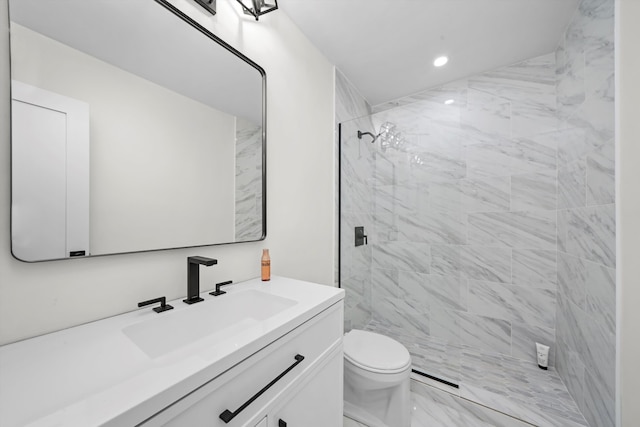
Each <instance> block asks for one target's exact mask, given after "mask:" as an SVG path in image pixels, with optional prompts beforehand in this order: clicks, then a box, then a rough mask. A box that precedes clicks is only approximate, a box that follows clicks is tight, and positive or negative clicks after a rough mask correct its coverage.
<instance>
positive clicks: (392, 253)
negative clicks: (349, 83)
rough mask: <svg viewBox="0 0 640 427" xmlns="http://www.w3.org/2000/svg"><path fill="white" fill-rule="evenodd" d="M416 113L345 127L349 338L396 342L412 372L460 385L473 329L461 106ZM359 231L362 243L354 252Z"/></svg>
mask: <svg viewBox="0 0 640 427" xmlns="http://www.w3.org/2000/svg"><path fill="white" fill-rule="evenodd" d="M419 107H420V108H419V109H417V110H416V109H415V105H413V104H411V105H407V106H403V107H397V108H394V109H391V110H386V111H382V112H379V113H375V114H373V115H370V116H367V117H363V118H360V119H356V120H352V121H348V122H344V123H341V126H340V207H341V209H340V212H341V213H340V281H341V286H342V287H343V288H344V289H345V290H346V293H347V297H346V308H345V322H346V324H345V329H346V330H349V329H352V328H358V329H366V330H370V331H374V332H378V333H381V334H384V335H387V336H390V337H393V338H395V339H396V340H398V341H400V342H401V343H402V344H404V345H405V346H406V347H407V348H408V350H409V351H410V353H411V355H412V360H413V368H414V369H417V370H419V371H422V372H424V373H426V374H428V375H432V376H435V377H437V378H440V379H443V380H446V381H449V382H452V383H455V384H457V383H458V382H459V379H460V354H461V350H462V346H461V344H462V339H463V337H462V336H461V334H464V333H465V331H466V330H465V328H464V322H465V321H467V319H466V318H465V312H466V308H467V307H466V298H467V279H466V278H465V276H464V275H463V274H462V273H463V272H462V270H463V259H464V254H463V249H464V246H463V245H465V243H466V229H465V225H464V224H465V223H464V215H465V198H464V197H463V188H464V186H465V178H466V165H465V162H464V161H463V159H462V155H463V141H464V130H463V129H462V127H461V125H460V107H459V106H457V105H445V104H444V103H443V102H442V101H441V100H432V101H425V102H421V103H420V106H419ZM390 127H392V135H391V137H390V138H389V134H390V132H389V128H390ZM359 132H360V138H359V137H358V136H359ZM389 141H391V143H389ZM355 227H364V233H363V234H364V235H366V239H365V241H366V244H363V245H359V246H356V239H355V238H356V229H355ZM473 339H475V338H473Z"/></svg>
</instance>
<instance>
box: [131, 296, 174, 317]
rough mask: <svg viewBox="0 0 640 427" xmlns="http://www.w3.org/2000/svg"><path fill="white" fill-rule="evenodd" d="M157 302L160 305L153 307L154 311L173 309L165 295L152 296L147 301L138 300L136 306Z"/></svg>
mask: <svg viewBox="0 0 640 427" xmlns="http://www.w3.org/2000/svg"><path fill="white" fill-rule="evenodd" d="M157 303H160V307H155V308H154V309H153V311H155V312H156V313H162V312H163V311H167V310H171V309H173V306H171V305H169V304H167V297H160V298H154V299H150V300H148V301H142V302H139V303H138V307H144V306H145V305H150V304H157Z"/></svg>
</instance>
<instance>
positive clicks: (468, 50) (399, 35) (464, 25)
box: [279, 0, 580, 106]
mask: <svg viewBox="0 0 640 427" xmlns="http://www.w3.org/2000/svg"><path fill="white" fill-rule="evenodd" d="M579 1H580V0H279V7H280V12H284V13H286V14H287V15H289V17H290V18H291V19H292V20H293V21H294V22H295V23H296V24H297V25H298V26H299V27H300V29H301V31H302V32H303V33H304V34H305V35H306V36H307V37H308V38H309V39H310V40H311V42H312V43H313V44H314V45H315V46H317V47H318V49H319V50H320V51H321V52H323V54H324V55H325V56H326V57H327V58H328V59H329V60H330V61H331V62H332V63H333V64H335V65H336V67H337V68H338V69H339V70H341V71H342V72H343V73H344V74H345V75H346V76H347V78H348V79H349V80H350V81H351V82H352V83H353V84H354V85H355V86H356V88H357V89H358V90H359V91H360V92H361V93H362V94H363V96H364V97H365V98H366V100H367V101H368V102H369V104H370V105H372V106H375V105H378V104H381V103H384V102H388V101H392V100H395V99H399V98H401V97H403V96H407V95H411V94H414V93H417V92H420V91H423V90H425V89H429V88H432V87H435V86H439V85H442V84H444V83H447V82H452V81H455V80H458V79H461V78H464V77H467V76H470V75H474V74H477V73H481V72H484V71H488V70H492V69H495V68H499V67H502V66H506V65H511V64H514V63H517V62H520V61H522V60H525V59H529V58H533V57H536V56H539V55H543V54H546V53H550V52H552V51H554V50H555V49H556V47H557V46H558V43H559V41H560V38H561V36H562V33H563V32H564V31H565V29H566V27H567V25H568V23H569V22H570V20H571V17H572V16H573V14H574V12H575V10H576V7H577V5H578V3H579ZM440 55H447V56H448V57H449V63H448V64H447V65H445V66H444V67H442V68H435V67H434V66H433V60H434V59H435V58H436V57H437V56H440Z"/></svg>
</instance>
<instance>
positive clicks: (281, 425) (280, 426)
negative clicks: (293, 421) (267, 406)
mask: <svg viewBox="0 0 640 427" xmlns="http://www.w3.org/2000/svg"><path fill="white" fill-rule="evenodd" d="M278 427H287V423H285V422H284V421H283V420H278Z"/></svg>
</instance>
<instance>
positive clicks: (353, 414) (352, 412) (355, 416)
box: [344, 400, 390, 427]
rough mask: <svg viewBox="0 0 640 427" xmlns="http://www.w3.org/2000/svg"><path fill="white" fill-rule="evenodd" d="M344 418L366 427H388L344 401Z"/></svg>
mask: <svg viewBox="0 0 640 427" xmlns="http://www.w3.org/2000/svg"><path fill="white" fill-rule="evenodd" d="M344 416H345V417H348V418H351V419H352V420H354V421H357V422H359V423H360V424H364V425H366V426H368V427H390V426H388V425H387V424H385V423H383V422H382V421H381V420H380V419H379V418H377V417H376V416H374V415H372V414H370V413H369V412H367V411H365V410H364V409H362V408H360V407H359V406H356V405H354V404H353V403H351V402H347V401H346V400H345V401H344Z"/></svg>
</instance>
